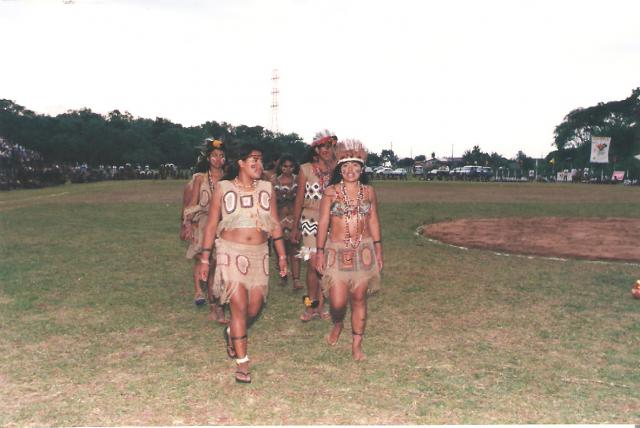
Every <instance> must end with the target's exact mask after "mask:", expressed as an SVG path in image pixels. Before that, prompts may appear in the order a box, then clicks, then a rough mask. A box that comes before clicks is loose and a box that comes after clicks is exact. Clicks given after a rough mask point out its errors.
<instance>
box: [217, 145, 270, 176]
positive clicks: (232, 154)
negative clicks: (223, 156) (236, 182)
mask: <svg viewBox="0 0 640 428" xmlns="http://www.w3.org/2000/svg"><path fill="white" fill-rule="evenodd" d="M254 151H255V152H260V153H262V148H260V147H258V146H257V145H255V144H252V143H242V144H233V145H231V146H230V147H229V154H228V159H229V161H228V168H227V173H226V174H225V176H224V180H233V179H234V178H236V177H237V176H238V174H239V173H240V165H238V161H241V160H247V158H248V157H249V155H250V154H251V152H254Z"/></svg>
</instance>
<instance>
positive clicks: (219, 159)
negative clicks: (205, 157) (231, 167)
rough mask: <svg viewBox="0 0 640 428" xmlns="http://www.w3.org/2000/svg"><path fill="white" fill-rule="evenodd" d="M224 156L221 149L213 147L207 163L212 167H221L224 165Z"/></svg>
mask: <svg viewBox="0 0 640 428" xmlns="http://www.w3.org/2000/svg"><path fill="white" fill-rule="evenodd" d="M224 161H225V156H224V152H223V151H222V150H218V149H214V150H213V151H212V152H211V154H210V155H209V165H211V166H212V167H214V168H222V167H223V166H224Z"/></svg>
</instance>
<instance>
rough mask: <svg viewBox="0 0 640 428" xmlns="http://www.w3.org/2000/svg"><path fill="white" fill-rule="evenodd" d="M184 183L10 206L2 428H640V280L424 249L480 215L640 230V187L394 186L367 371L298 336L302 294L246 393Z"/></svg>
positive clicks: (322, 328) (578, 264)
mask: <svg viewBox="0 0 640 428" xmlns="http://www.w3.org/2000/svg"><path fill="white" fill-rule="evenodd" d="M183 184H184V182H180V181H163V182H151V181H140V182H104V183H95V184H84V185H66V186H63V187H56V188H49V189H42V190H30V191H20V192H7V193H1V194H0V426H9V427H13V426H20V427H22V426H61V425H65V426H78V425H93V426H105V425H106V426H109V425H207V424H234V425H238V424H269V425H270V424H454V423H456V424H525V423H526V424H528V423H639V422H640V404H639V403H640V365H639V362H640V301H637V300H633V299H632V298H631V297H630V292H629V291H630V288H631V286H632V283H633V282H634V281H635V280H636V279H637V278H640V266H638V265H634V264H622V263H617V264H616V263H593V262H586V261H556V260H547V259H542V258H527V257H505V256H500V255H496V254H494V253H492V252H489V251H481V250H466V251H465V250H461V249H457V248H453V247H450V246H446V245H442V244H438V243H433V242H430V241H428V240H426V239H424V238H422V237H419V236H417V235H416V233H415V232H416V229H417V228H418V227H419V226H421V225H422V224H425V223H430V222H434V221H440V220H445V219H455V218H462V217H500V216H547V215H553V216H572V217H605V216H617V217H639V216H640V189H638V188H631V187H623V186H589V185H565V184H524V183H518V184H493V183H492V184H490V183H432V182H429V183H424V182H383V183H376V184H375V185H376V188H377V190H378V193H379V199H380V201H381V204H380V212H381V221H382V225H383V240H384V244H385V272H384V280H383V291H382V292H381V293H380V294H379V295H377V296H375V297H373V298H372V299H370V301H369V322H368V327H367V337H366V338H365V343H364V349H365V352H366V353H367V355H368V360H367V361H365V362H362V363H355V362H353V361H352V360H351V357H350V343H349V339H350V338H349V337H348V335H344V336H343V337H342V338H341V340H340V342H339V344H338V346H337V347H336V348H334V349H330V348H328V347H327V346H326V345H325V342H324V341H323V336H324V334H325V333H326V332H327V331H328V329H329V324H328V323H327V322H324V321H314V322H312V323H308V324H302V323H300V322H299V321H298V319H297V317H298V315H299V313H300V311H301V309H302V305H301V302H300V294H294V293H293V292H292V291H291V290H290V289H289V288H287V289H282V288H279V287H278V286H277V285H274V286H272V288H271V291H270V295H269V302H268V305H267V307H266V309H265V311H264V312H263V315H262V318H261V319H260V320H259V321H258V322H257V323H256V325H255V326H254V328H253V329H252V330H251V331H250V333H249V334H250V339H249V340H250V345H249V346H250V348H249V353H250V356H251V358H252V377H253V383H252V384H251V385H247V386H245V385H236V384H235V382H234V381H233V376H232V373H233V370H234V368H233V363H232V362H231V360H229V359H228V358H227V357H226V353H225V351H224V348H223V345H222V339H221V329H220V328H219V327H217V326H213V325H211V324H209V323H208V322H207V321H206V319H205V318H206V309H201V310H199V309H197V308H196V307H195V306H194V305H193V302H192V298H193V294H192V285H191V279H190V278H191V265H190V264H189V262H188V261H187V260H185V259H184V252H185V246H184V244H183V243H181V242H180V241H179V240H178V224H179V217H180V206H179V205H180V199H181V189H182V185H183ZM558 239H562V231H561V230H559V231H558ZM593 242H594V245H597V243H598V238H597V237H594V238H593ZM272 283H273V282H272ZM345 330H346V331H347V332H348V331H349V326H348V325H347V326H346V329H345Z"/></svg>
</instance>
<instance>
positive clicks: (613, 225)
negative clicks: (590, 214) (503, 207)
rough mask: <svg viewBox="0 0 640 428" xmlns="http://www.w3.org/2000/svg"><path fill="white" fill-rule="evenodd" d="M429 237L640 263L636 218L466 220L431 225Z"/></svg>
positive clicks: (427, 228)
mask: <svg viewBox="0 0 640 428" xmlns="http://www.w3.org/2000/svg"><path fill="white" fill-rule="evenodd" d="M423 234H424V235H426V236H428V237H429V238H433V239H436V240H438V241H442V242H446V243H448V244H453V245H459V246H462V247H467V248H481V249H490V250H495V251H501V252H507V253H513V254H530V255H537V256H545V257H563V258H565V257H566V258H577V259H587V260H616V261H627V262H640V220H638V219H631V218H592V219H586V218H566V217H531V218H490V219H462V220H455V221H448V222H441V223H433V224H429V225H425V226H424V227H423Z"/></svg>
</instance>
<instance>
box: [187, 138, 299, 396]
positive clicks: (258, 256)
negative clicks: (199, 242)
mask: <svg viewBox="0 0 640 428" xmlns="http://www.w3.org/2000/svg"><path fill="white" fill-rule="evenodd" d="M261 174H262V151H261V150H260V149H259V148H257V147H256V146H253V145H243V146H240V147H238V148H237V153H236V154H235V156H234V157H233V161H232V162H230V164H229V172H228V174H227V175H226V176H225V178H227V180H224V181H221V182H219V183H218V186H216V189H215V191H214V194H213V199H212V201H211V210H210V214H209V219H208V221H207V225H206V227H205V233H204V241H203V246H204V248H203V250H202V253H201V256H200V257H201V259H200V261H201V264H200V278H201V279H204V278H207V277H208V275H209V265H210V263H212V261H210V256H211V254H212V251H213V249H214V248H215V263H216V271H215V274H214V282H213V289H214V294H215V295H216V297H219V298H220V302H221V303H223V304H226V303H229V307H230V309H231V321H230V323H229V327H227V328H226V329H225V330H224V338H225V346H226V348H227V354H228V355H229V357H230V358H235V360H236V364H237V370H236V374H235V378H236V381H237V382H241V383H249V382H251V375H250V373H249V357H248V355H247V331H248V329H249V327H250V326H251V325H252V324H253V322H254V321H255V320H256V319H257V317H258V314H259V313H260V310H261V309H262V305H263V303H264V302H265V301H266V299H267V293H268V290H269V287H268V279H269V250H268V247H267V239H268V238H269V236H270V235H272V236H273V238H272V239H273V242H274V246H275V247H276V251H277V253H278V255H279V256H278V262H279V268H280V276H285V275H286V274H287V256H286V253H285V249H284V243H283V236H282V229H281V227H280V222H279V221H278V212H277V207H276V204H275V200H276V199H275V195H274V192H273V185H272V184H271V183H269V182H268V181H263V180H260V176H261ZM216 235H217V236H218V237H217V238H216ZM214 239H215V244H214Z"/></svg>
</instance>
